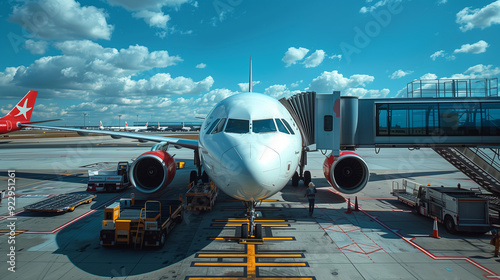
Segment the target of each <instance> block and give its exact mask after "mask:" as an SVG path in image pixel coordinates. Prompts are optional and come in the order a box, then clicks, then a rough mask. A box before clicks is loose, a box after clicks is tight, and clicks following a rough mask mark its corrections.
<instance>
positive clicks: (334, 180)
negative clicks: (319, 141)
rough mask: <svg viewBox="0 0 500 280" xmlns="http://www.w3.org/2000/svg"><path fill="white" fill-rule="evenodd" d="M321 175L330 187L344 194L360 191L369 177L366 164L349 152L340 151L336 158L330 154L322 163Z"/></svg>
mask: <svg viewBox="0 0 500 280" xmlns="http://www.w3.org/2000/svg"><path fill="white" fill-rule="evenodd" d="M323 173H324V174H325V178H326V180H328V182H329V183H330V185H332V187H334V188H335V189H336V190H338V191H339V192H342V193H346V194H352V193H356V192H359V191H361V190H362V189H363V188H364V187H365V186H366V183H368V178H369V176H370V171H369V170H368V166H367V165H366V162H365V161H364V160H363V159H362V158H361V157H360V156H358V155H357V154H356V153H354V152H350V151H341V152H340V154H339V157H338V158H335V157H334V156H333V155H332V154H330V155H329V156H328V157H327V158H326V159H325V162H324V163H323Z"/></svg>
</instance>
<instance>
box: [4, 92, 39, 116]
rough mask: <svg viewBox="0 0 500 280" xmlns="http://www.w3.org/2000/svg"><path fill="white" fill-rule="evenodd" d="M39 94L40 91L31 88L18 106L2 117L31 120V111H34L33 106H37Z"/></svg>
mask: <svg viewBox="0 0 500 280" xmlns="http://www.w3.org/2000/svg"><path fill="white" fill-rule="evenodd" d="M37 94H38V91H36V90H30V91H29V92H28V93H27V94H26V95H25V96H24V97H23V99H21V101H19V103H17V105H16V106H14V108H13V109H12V110H11V111H10V112H9V113H8V114H7V115H5V117H3V118H1V119H2V120H10V121H16V122H29V121H30V119H31V113H33V108H34V107H35V101H36V96H37Z"/></svg>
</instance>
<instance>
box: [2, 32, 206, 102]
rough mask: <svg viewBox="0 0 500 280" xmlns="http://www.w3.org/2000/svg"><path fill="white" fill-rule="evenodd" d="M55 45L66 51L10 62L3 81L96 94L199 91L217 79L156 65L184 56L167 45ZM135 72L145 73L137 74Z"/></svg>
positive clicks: (127, 94)
mask: <svg viewBox="0 0 500 280" xmlns="http://www.w3.org/2000/svg"><path fill="white" fill-rule="evenodd" d="M54 46H55V47H56V48H57V49H59V50H61V51H62V55H57V56H45V57H42V58H40V59H38V60H36V61H35V62H33V63H32V64H31V65H29V66H19V67H14V68H13V67H11V68H7V69H5V71H3V72H0V85H1V86H5V85H9V84H15V85H18V86H23V87H33V88H43V89H50V90H52V91H57V90H59V91H66V92H70V91H71V90H72V91H74V92H73V93H74V95H73V96H78V97H79V98H92V96H96V95H99V96H108V95H109V96H111V95H112V96H118V97H119V96H122V97H123V96H127V97H130V96H155V95H180V94H187V95H199V94H201V93H203V92H205V91H208V90H209V89H210V88H211V87H212V85H213V83H214V80H213V78H212V77H211V76H208V77H206V78H205V79H203V80H200V81H193V80H192V79H191V78H186V77H183V76H179V77H172V76H171V75H170V74H169V73H157V71H153V69H162V68H165V67H168V66H171V65H175V64H177V63H178V62H180V61H182V59H181V58H180V57H178V56H170V55H169V54H168V52H167V51H153V52H150V51H149V50H148V49H147V48H146V47H144V46H138V45H135V46H130V47H128V48H126V49H121V50H117V49H115V48H104V47H102V46H101V45H99V44H97V43H94V42H91V41H66V42H62V43H56V44H55V45H54ZM137 76H141V77H146V78H141V79H138V78H137ZM148 76H151V77H150V78H147V77H148ZM68 94H69V93H68Z"/></svg>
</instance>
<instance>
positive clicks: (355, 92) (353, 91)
mask: <svg viewBox="0 0 500 280" xmlns="http://www.w3.org/2000/svg"><path fill="white" fill-rule="evenodd" d="M390 92H391V91H390V90H389V89H387V88H384V89H381V90H378V89H365V88H349V89H347V90H345V92H344V93H343V95H347V96H359V97H367V98H384V97H386V96H387V95H388V94H389V93H390Z"/></svg>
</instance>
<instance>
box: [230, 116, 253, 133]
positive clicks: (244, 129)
mask: <svg viewBox="0 0 500 280" xmlns="http://www.w3.org/2000/svg"><path fill="white" fill-rule="evenodd" d="M249 127H250V121H249V120H238V119H228V120H227V125H226V130H224V131H225V132H230V133H248V132H249V131H250V128H249Z"/></svg>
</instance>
